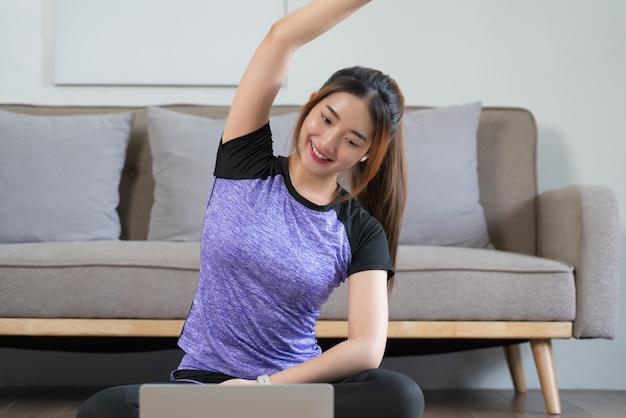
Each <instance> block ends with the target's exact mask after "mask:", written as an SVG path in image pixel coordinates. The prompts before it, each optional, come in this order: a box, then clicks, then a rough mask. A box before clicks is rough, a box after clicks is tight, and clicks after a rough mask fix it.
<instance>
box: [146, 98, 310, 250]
mask: <svg viewBox="0 0 626 418" xmlns="http://www.w3.org/2000/svg"><path fill="white" fill-rule="evenodd" d="M297 117H298V115H297V114H296V113H290V114H287V115H282V116H274V117H272V118H270V126H271V129H272V135H273V139H274V151H275V152H276V153H277V154H283V155H284V154H287V153H288V152H289V142H290V141H289V140H290V138H291V132H293V127H294V126H295V123H296V120H297ZM225 123H226V121H225V120H224V119H208V118H204V117H200V116H195V115H187V114H184V113H180V112H174V111H171V110H167V109H163V108H159V107H149V108H148V138H149V142H150V149H151V152H152V174H153V176H154V181H155V188H154V205H153V206H152V212H151V215H150V224H149V227H148V240H152V241H196V242H197V241H200V235H201V232H202V222H203V220H204V210H205V207H206V202H207V197H208V192H209V187H210V185H211V180H212V178H213V172H214V170H215V157H216V155H217V149H218V146H219V142H220V138H221V136H222V132H223V130H224V125H225Z"/></svg>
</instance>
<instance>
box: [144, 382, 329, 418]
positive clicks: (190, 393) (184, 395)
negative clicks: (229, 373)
mask: <svg viewBox="0 0 626 418" xmlns="http://www.w3.org/2000/svg"><path fill="white" fill-rule="evenodd" d="M333 406H334V389H333V386H332V385H330V384H325V383H315V384H313V383H311V384H297V385H295V384H294V385H268V386H236V385H233V386H228V385H226V386H224V385H195V384H178V383H176V384H146V385H142V386H141V387H140V389H139V418H173V417H175V418H180V417H185V418H214V417H215V418H252V417H254V418H294V417H297V418H333Z"/></svg>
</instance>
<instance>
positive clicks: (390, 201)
mask: <svg viewBox="0 0 626 418" xmlns="http://www.w3.org/2000/svg"><path fill="white" fill-rule="evenodd" d="M361 174H362V170H359V169H354V170H352V173H351V179H350V182H351V185H352V187H353V189H352V190H353V191H355V192H356V193H355V194H356V196H355V197H356V199H357V201H358V202H359V203H360V204H361V205H362V206H363V208H365V210H367V211H368V212H369V213H370V214H371V215H372V216H373V217H375V218H376V219H378V221H379V222H380V223H381V224H382V226H383V228H384V230H385V234H386V235H387V245H388V247H389V255H390V256H391V262H392V263H393V265H394V266H395V265H396V259H397V255H398V243H399V238H400V227H401V226H402V215H403V214H404V208H405V206H406V195H407V187H406V177H407V175H406V160H405V155H404V135H403V132H402V127H401V126H400V127H399V128H398V130H397V131H396V133H395V135H394V137H393V139H392V140H391V142H390V143H389V145H388V147H387V152H386V153H385V155H384V158H383V160H382V162H381V165H380V168H379V169H378V171H377V172H376V174H375V175H374V177H373V178H372V179H371V180H370V181H369V182H368V183H367V184H366V185H364V186H365V187H363V188H361V190H360V191H359V190H358V189H359V187H358V185H359V184H363V183H362V181H363V179H362V177H361ZM393 282H394V279H393V278H392V279H390V280H389V282H388V284H387V293H388V294H389V295H391V289H392V288H393Z"/></svg>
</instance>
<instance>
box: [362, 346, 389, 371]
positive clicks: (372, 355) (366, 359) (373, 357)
mask: <svg viewBox="0 0 626 418" xmlns="http://www.w3.org/2000/svg"><path fill="white" fill-rule="evenodd" d="M385 346H386V341H384V342H380V341H374V342H373V341H363V342H362V343H361V348H360V350H359V351H360V355H359V356H358V357H359V362H360V363H361V364H360V365H359V367H360V368H361V369H362V370H367V369H377V368H378V367H379V366H380V364H381V363H382V361H383V356H384V354H385Z"/></svg>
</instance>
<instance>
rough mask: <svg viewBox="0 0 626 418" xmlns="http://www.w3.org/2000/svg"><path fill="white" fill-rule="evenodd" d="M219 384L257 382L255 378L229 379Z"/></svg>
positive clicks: (256, 383)
mask: <svg viewBox="0 0 626 418" xmlns="http://www.w3.org/2000/svg"><path fill="white" fill-rule="evenodd" d="M220 385H258V382H257V381H256V380H246V379H230V380H225V381H223V382H222V383H220Z"/></svg>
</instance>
